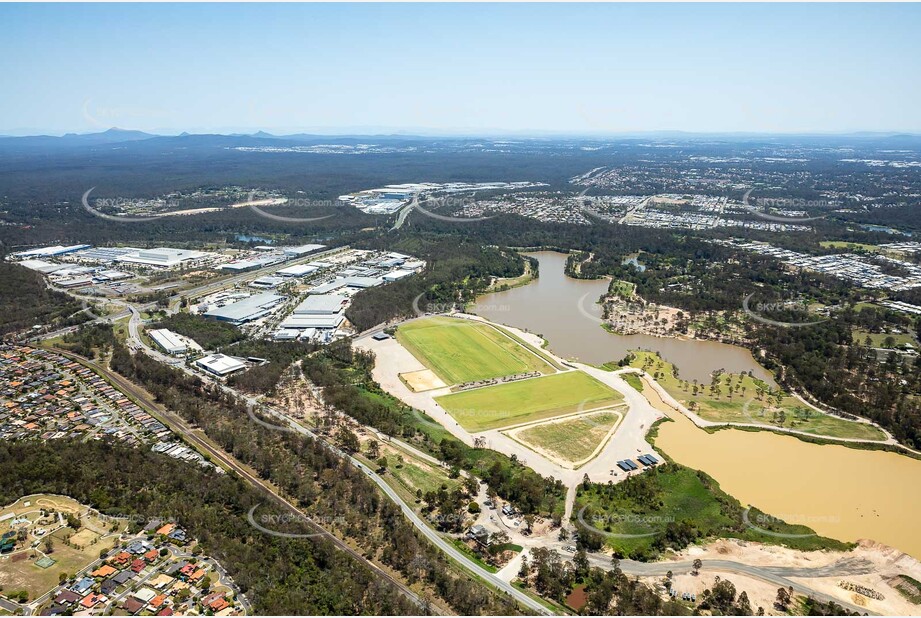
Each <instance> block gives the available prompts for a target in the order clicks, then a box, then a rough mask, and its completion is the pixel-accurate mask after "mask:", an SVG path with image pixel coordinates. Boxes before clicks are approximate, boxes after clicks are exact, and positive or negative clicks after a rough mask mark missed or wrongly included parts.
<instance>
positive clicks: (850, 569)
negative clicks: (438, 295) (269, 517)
mask: <svg viewBox="0 0 921 618" xmlns="http://www.w3.org/2000/svg"><path fill="white" fill-rule="evenodd" d="M132 313H133V315H132V320H131V321H130V322H129V330H130V331H131V332H130V337H131V339H133V340H134V341H136V342H137V343H138V344H139V345H140V347H143V348H147V346H146V345H145V344H144V343H143V341H142V340H141V339H140V337H139V336H138V333H137V321H139V317H140V316H139V314H138V313H137V312H135V311H133V312H132ZM131 322H133V323H134V325H133V326H134V328H130V326H131ZM66 355H68V356H71V357H72V358H74V359H75V360H78V361H79V362H83V363H84V364H86V361H85V360H83V359H82V358H80V357H78V356H76V355H71V354H66ZM157 356H159V355H158V354H155V357H157ZM93 368H94V369H96V370H99V371H101V372H102V373H104V374H105V375H106V376H107V377H109V378H111V379H112V380H113V381H115V382H117V383H118V385H119V387H120V388H123V389H126V391H127V392H130V393H132V394H133V395H134V396H135V397H136V398H138V399H141V400H143V401H145V403H146V402H147V400H146V396H144V395H143V394H140V395H139V393H138V388H137V387H136V386H135V385H134V384H133V383H131V382H130V381H128V380H127V379H125V378H123V377H122V376H120V375H117V374H113V373H111V372H109V371H108V370H106V369H104V368H101V367H99V366H98V365H95V364H94V366H93ZM222 388H224V389H225V390H228V391H231V392H233V393H234V394H235V395H237V396H242V395H240V393H237V392H236V391H234V390H233V389H230V388H229V387H227V386H226V385H222ZM244 399H245V400H247V401H249V399H248V398H245V397H244ZM151 406H153V407H154V409H157V410H158V411H159V415H160V416H165V417H167V418H168V420H169V422H167V421H166V420H164V419H161V420H164V422H165V423H167V424H169V425H170V426H171V428H173V430H174V431H175V432H176V433H177V434H180V435H182V436H183V437H185V438H186V439H187V440H188V441H189V442H190V443H192V444H193V445H195V446H197V447H199V448H198V450H200V451H203V452H207V453H208V454H209V455H211V456H212V457H213V458H214V459H216V460H219V461H221V462H222V463H224V464H225V465H227V466H228V467H230V468H232V469H234V470H235V471H237V472H238V473H239V474H240V475H241V476H243V477H244V478H246V479H247V480H248V481H250V482H251V483H253V484H254V485H256V486H258V487H260V488H261V489H263V490H265V491H266V492H267V493H269V494H270V496H271V497H272V498H273V500H275V501H276V502H278V503H279V504H281V505H283V506H285V507H286V508H288V509H290V510H292V511H294V512H296V513H298V514H300V515H302V513H301V512H300V510H299V509H298V508H297V507H296V506H294V505H293V504H292V503H290V502H288V501H287V500H286V499H285V498H283V497H281V496H280V495H278V494H277V493H275V490H274V489H273V488H272V487H270V486H269V485H268V484H267V483H266V482H265V481H263V480H262V479H260V478H258V477H256V476H254V475H252V474H250V473H249V472H248V471H247V470H246V469H245V468H243V467H242V465H240V464H239V462H237V461H236V459H235V458H232V457H230V456H228V455H227V454H226V453H224V452H223V451H222V450H220V449H218V448H215V447H214V446H212V445H211V444H210V443H209V442H208V441H205V440H203V439H202V438H201V437H200V436H198V435H196V434H194V433H193V432H192V430H191V428H189V427H188V425H187V424H186V423H185V421H184V419H182V418H180V417H178V415H175V414H173V413H171V412H169V411H168V410H165V409H163V408H162V407H156V406H154V404H153V403H152V402H150V405H149V406H147V407H151ZM266 410H267V411H268V412H269V413H270V414H271V415H272V416H273V417H276V418H278V419H279V420H281V421H283V422H284V423H285V424H286V425H288V426H289V427H290V428H291V429H293V430H294V431H296V432H298V433H301V434H303V435H306V436H309V437H312V438H313V439H315V440H318V441H319V442H320V443H321V444H324V445H325V446H326V447H327V448H329V449H331V450H332V451H333V452H335V453H337V454H338V455H340V456H341V457H345V458H347V459H348V460H349V461H350V462H351V463H352V465H354V466H356V467H357V468H359V469H360V470H361V471H362V472H364V473H365V475H366V476H367V477H368V478H369V479H371V480H372V481H373V482H374V483H375V484H376V485H377V486H378V487H380V489H381V491H383V492H384V494H386V495H387V497H388V498H390V499H391V500H393V502H395V503H396V504H397V505H399V506H400V510H401V511H402V512H403V514H404V516H406V518H407V519H409V520H410V522H412V524H413V525H414V526H415V527H416V528H417V529H418V530H419V531H420V532H421V533H422V534H424V535H425V537H426V538H428V539H429V540H430V541H431V542H432V543H433V544H434V545H435V546H436V547H438V548H439V549H440V550H441V551H442V552H444V553H445V554H447V555H448V556H450V557H451V558H453V559H454V560H455V561H457V562H458V563H459V564H462V565H463V566H464V567H466V568H467V569H468V570H469V571H471V572H473V573H474V574H476V575H477V576H479V577H480V578H481V579H483V580H484V581H486V582H487V583H489V584H490V585H492V586H493V587H494V588H496V589H498V590H501V591H502V592H505V593H506V594H508V595H510V596H512V597H513V598H514V599H515V600H516V601H518V602H519V603H521V604H522V605H524V606H525V607H528V608H529V609H531V610H533V611H536V612H538V613H541V614H551V612H550V611H549V610H548V609H547V608H546V607H545V606H544V605H543V604H542V603H540V602H539V601H537V600H536V599H534V598H532V597H531V596H529V595H527V594H525V593H524V592H523V591H521V590H520V589H518V588H516V587H514V586H512V585H511V584H509V583H508V582H505V581H503V580H502V579H500V578H498V577H497V576H496V575H495V574H493V573H490V572H489V571H487V570H486V569H484V568H482V567H481V566H479V565H478V564H477V563H475V562H473V561H472V560H470V559H469V558H468V557H467V556H466V555H464V554H463V553H461V552H460V551H459V550H458V549H457V548H456V547H454V546H453V545H452V544H451V543H449V542H448V541H446V540H445V539H444V538H442V537H441V535H439V534H438V533H437V532H436V531H435V530H433V529H432V528H431V527H429V525H428V524H427V523H426V522H425V521H424V520H423V519H422V518H420V517H419V516H418V515H417V514H416V513H415V511H414V510H413V509H412V507H410V506H409V505H408V504H407V503H406V502H404V501H403V499H402V498H401V497H400V496H399V495H398V494H397V493H396V492H395V491H394V490H393V489H392V488H391V487H390V486H389V485H388V484H387V483H386V481H384V479H383V478H381V476H380V475H378V474H377V473H376V472H375V471H373V470H371V469H369V468H368V467H367V466H365V465H364V464H362V463H361V462H360V461H358V460H357V459H355V458H354V457H352V456H351V455H349V454H348V453H345V452H344V451H342V450H340V449H339V448H337V447H335V446H333V445H332V444H329V443H328V442H327V441H326V440H325V439H324V438H323V437H322V436H318V435H316V434H314V433H313V432H312V431H310V430H309V429H307V428H306V427H304V426H302V425H300V424H299V423H297V422H296V421H294V420H293V419H291V418H289V417H287V416H286V415H284V414H282V413H280V412H278V411H276V410H273V409H271V408H266ZM314 525H315V526H316V527H317V528H318V529H319V530H321V531H323V532H325V533H326V535H327V536H328V537H329V538H330V540H331V541H332V542H334V543H336V544H337V545H338V546H339V547H340V548H342V549H344V550H345V551H347V552H349V553H350V554H352V555H354V556H355V557H356V558H358V559H360V560H361V561H362V562H365V563H366V564H368V565H369V566H370V567H371V568H373V569H374V570H375V571H376V572H377V573H378V574H379V575H381V576H383V577H384V578H385V579H387V580H388V581H391V582H392V583H394V585H396V586H398V587H399V588H400V589H401V590H402V591H403V592H404V593H405V594H407V595H408V596H410V598H413V599H414V600H417V602H418V601H419V600H418V597H417V596H416V595H415V593H413V592H412V591H410V590H409V589H408V588H406V587H405V586H404V585H403V584H402V583H400V582H398V581H396V580H395V579H394V578H392V577H391V576H389V575H388V574H386V573H384V572H383V571H381V570H380V569H379V568H377V567H376V566H375V565H373V563H370V562H368V561H367V560H365V559H364V557H363V556H361V555H360V554H358V553H357V552H355V551H354V550H352V548H351V547H349V546H348V545H345V544H344V543H343V542H342V541H340V540H339V539H338V538H337V537H335V536H334V535H332V534H331V533H329V532H328V531H326V530H325V529H323V528H322V526H320V525H319V524H314ZM589 560H590V562H591V563H592V564H593V565H594V566H599V567H601V568H607V569H610V568H612V566H611V562H610V559H609V558H608V557H607V556H606V555H604V556H602V555H590V556H589ZM620 567H621V569H622V570H623V571H624V573H627V574H629V575H636V576H658V575H663V576H664V575H665V574H666V573H667V572H668V571H676V570H678V571H680V570H685V569H686V570H688V571H690V570H692V568H693V563H692V562H691V561H682V562H658V563H643V562H635V561H631V560H624V561H621V562H620ZM702 568H703V569H706V570H712V571H719V572H726V573H736V574H740V575H746V576H750V577H755V578H757V579H760V580H762V581H765V582H769V583H772V584H776V585H777V586H779V587H780V586H783V587H791V586H792V587H793V589H794V590H795V591H796V592H798V593H800V594H804V595H808V596H811V597H813V598H816V599H818V600H823V601H834V602H835V603H838V604H839V605H842V606H844V607H847V608H849V609H851V610H853V611H858V612H860V613H867V610H866V608H862V607H859V606H856V605H853V604H850V603H848V602H846V601H841V600H839V599H837V598H836V597H833V596H830V595H827V594H825V593H822V592H819V591H817V590H814V589H812V588H809V587H807V586H803V585H801V584H798V583H796V582H793V581H791V580H789V579H787V578H789V577H833V576H840V575H847V574H856V573H865V572H867V571H866V570H865V569H866V568H867V567H866V566H865V565H864V564H863V563H862V561H840V562H838V563H835V564H832V565H829V566H826V567H821V568H818V569H803V568H790V567H770V566H756V565H748V564H744V563H740V562H735V561H730V560H704V561H703V566H702ZM861 569H864V570H861Z"/></svg>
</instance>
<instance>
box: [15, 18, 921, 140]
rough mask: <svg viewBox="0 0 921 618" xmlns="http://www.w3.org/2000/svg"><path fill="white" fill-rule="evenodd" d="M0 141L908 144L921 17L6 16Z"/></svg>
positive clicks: (920, 124) (913, 128)
mask: <svg viewBox="0 0 921 618" xmlns="http://www.w3.org/2000/svg"><path fill="white" fill-rule="evenodd" d="M0 18H2V20H3V22H4V23H6V24H7V36H6V37H4V39H3V40H0V52H2V53H3V54H4V56H5V57H7V58H9V59H11V60H12V61H11V62H8V63H5V64H4V65H3V67H2V68H0V77H2V80H3V82H4V83H5V84H13V85H15V87H14V88H12V89H11V95H12V96H9V95H8V96H6V97H4V98H3V99H2V100H0V134H5V135H12V134H17V135H21V134H38V133H45V134H62V133H68V132H76V133H88V132H98V131H102V130H106V129H108V128H109V127H113V126H117V127H120V128H124V129H136V130H142V131H146V132H152V133H179V132H182V131H188V132H193V133H202V132H204V133H232V132H254V131H258V130H263V131H267V132H270V133H276V134H278V133H296V132H313V133H317V134H348V133H351V134H361V133H408V134H420V135H433V134H436V135H489V134H496V135H498V134H507V135H513V134H519V135H525V134H531V135H553V134H556V135H599V136H600V135H612V134H636V133H654V132H687V133H704V134H732V133H750V134H799V135H801V134H842V133H855V132H874V133H916V134H917V133H921V108H919V107H918V105H917V101H918V100H919V99H921V83H919V82H918V80H917V79H915V76H917V75H919V74H921V38H919V37H918V36H917V34H916V33H917V32H918V31H919V30H921V7H919V6H918V5H904V4H897V5H892V4H885V5H879V4H876V5H872V6H868V5H862V4H848V5H827V4H826V5H821V4H820V5H813V4H809V5H804V4H779V5H765V4H744V5H727V4H716V5H697V4H680V5H666V4H642V5H640V4H637V5H600V4H588V5H586V4H577V5H572V4H567V5H556V4H538V5H525V4H503V5H495V4H478V5H431V4H409V5H402V4H401V5H386V4H361V5H354V4H344V5H343V4H340V5H288V4H284V5H276V4H272V5H259V6H249V5H240V4H228V5H219V4H207V5H121V4H101V5H79V6H74V5H11V4H5V5H0Z"/></svg>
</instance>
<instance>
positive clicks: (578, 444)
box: [514, 410, 623, 464]
mask: <svg viewBox="0 0 921 618" xmlns="http://www.w3.org/2000/svg"><path fill="white" fill-rule="evenodd" d="M621 418H623V417H622V416H621V414H620V412H616V411H614V410H603V411H601V412H596V413H594V414H586V415H585V416H580V417H578V418H573V419H570V420H563V421H550V422H547V423H543V424H540V425H534V426H533V427H527V428H525V429H522V430H521V431H518V432H517V433H516V434H515V435H514V438H515V439H517V440H519V441H520V442H523V443H524V444H525V445H528V446H533V447H537V448H538V449H542V450H544V451H547V452H549V453H550V454H552V455H555V456H557V457H559V458H560V459H563V460H565V461H568V462H570V463H573V464H575V463H579V462H582V461H583V460H585V459H586V458H588V457H590V456H591V454H592V453H594V452H595V449H596V448H598V445H599V444H601V442H602V441H603V440H604V439H605V438H606V437H607V435H608V433H609V432H610V431H611V429H613V428H614V427H615V426H617V424H618V423H620V420H621Z"/></svg>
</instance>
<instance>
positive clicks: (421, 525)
mask: <svg viewBox="0 0 921 618" xmlns="http://www.w3.org/2000/svg"><path fill="white" fill-rule="evenodd" d="M268 411H269V412H270V413H271V414H272V416H274V417H275V418H277V419H279V420H281V421H283V422H284V423H286V424H287V426H288V427H290V428H291V429H293V430H294V431H296V432H297V433H300V434H302V435H305V436H309V437H312V438H314V439H316V440H320V441H324V438H323V437H322V436H318V435H317V434H315V433H313V432H312V431H310V430H309V429H307V428H306V427H304V426H303V425H301V424H300V423H298V422H296V421H294V420H293V419H291V418H289V417H288V416H286V415H284V414H282V413H280V412H278V411H276V410H272V409H270V408H269V409H268ZM326 446H327V447H328V448H330V449H331V450H332V451H333V452H335V453H336V454H338V455H339V456H341V457H344V458H346V459H348V460H349V461H350V462H351V463H352V465H354V466H356V467H357V468H358V469H360V470H361V471H362V472H364V473H365V475H366V476H367V477H368V478H369V479H371V480H372V481H374V483H376V484H377V486H378V487H380V489H381V491H383V492H384V493H385V494H386V495H387V497H388V498H390V499H391V500H393V501H394V502H395V503H396V504H397V505H399V507H400V510H401V511H402V512H403V515H405V516H406V518H407V519H408V520H409V521H410V522H411V523H412V524H413V525H414V526H415V527H416V529H417V530H419V531H420V532H421V533H422V534H424V535H425V537H426V538H427V539H429V540H430V541H431V542H432V544H433V545H435V546H436V547H437V548H438V549H440V550H441V551H442V552H444V553H445V554H447V555H448V556H449V557H451V558H453V559H454V560H456V561H457V562H459V563H460V564H462V565H464V566H465V567H466V568H467V569H468V570H470V571H472V572H473V573H475V574H476V575H477V576H478V577H480V578H481V579H483V580H485V581H487V582H488V583H489V584H490V585H492V586H493V587H495V588H497V589H498V590H500V591H502V592H504V593H506V594H507V595H509V596H511V597H513V598H514V599H515V600H516V601H518V602H519V603H521V604H522V605H524V606H525V607H527V608H529V609H531V610H533V611H536V612H539V613H541V614H549V613H550V612H548V610H547V609H546V607H545V606H544V605H543V604H542V603H540V602H539V601H537V600H535V599H533V598H532V597H531V596H529V595H527V594H525V593H524V592H522V591H521V590H519V589H518V588H515V587H514V586H512V585H511V584H509V583H508V582H506V581H503V580H502V579H500V578H498V577H496V575H495V574H493V573H491V572H489V571H487V570H486V569H484V568H483V567H481V566H480V565H478V564H477V563H476V562H474V561H473V560H471V559H470V558H468V557H467V556H466V555H465V554H463V553H462V552H461V551H460V550H458V549H457V548H456V547H454V545H452V544H451V543H449V542H448V541H446V540H445V539H444V538H442V536H441V535H440V534H438V533H437V532H436V531H435V530H433V529H432V528H431V527H430V526H429V525H428V524H427V523H425V521H424V520H423V519H422V518H421V517H419V516H418V515H417V514H416V512H415V511H414V510H413V509H412V507H410V506H409V505H408V504H406V502H404V501H403V499H402V498H401V497H400V496H399V494H397V493H396V492H395V491H394V490H393V488H392V487H390V485H388V484H387V482H386V481H385V480H384V479H383V478H381V476H380V475H379V474H377V473H376V472H375V471H374V470H371V469H370V468H368V466H366V465H364V464H362V463H361V462H360V461H358V460H357V459H355V458H354V457H352V456H351V455H350V454H348V453H346V452H344V451H342V450H340V449H339V448H337V447H335V446H332V445H331V444H329V443H326Z"/></svg>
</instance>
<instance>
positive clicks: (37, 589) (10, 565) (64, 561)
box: [0, 495, 118, 600]
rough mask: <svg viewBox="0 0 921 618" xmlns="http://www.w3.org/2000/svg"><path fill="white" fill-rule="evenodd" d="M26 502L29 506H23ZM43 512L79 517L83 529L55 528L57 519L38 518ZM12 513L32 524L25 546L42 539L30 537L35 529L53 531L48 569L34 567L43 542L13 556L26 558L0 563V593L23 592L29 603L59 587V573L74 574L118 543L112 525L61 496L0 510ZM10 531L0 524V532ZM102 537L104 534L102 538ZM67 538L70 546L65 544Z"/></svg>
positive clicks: (22, 502) (39, 497) (37, 498)
mask: <svg viewBox="0 0 921 618" xmlns="http://www.w3.org/2000/svg"><path fill="white" fill-rule="evenodd" d="M26 503H28V504H29V506H25V505H26ZM42 509H53V510H56V511H59V512H65V513H68V512H69V513H72V514H75V515H78V516H80V518H81V523H82V524H83V527H82V528H81V529H80V530H79V531H75V530H73V529H72V528H70V527H66V526H64V527H58V526H59V524H58V523H57V518H56V517H50V518H49V517H45V518H43V517H42V516H41V510H42ZM8 513H15V514H16V515H17V516H22V517H25V518H27V519H29V521H31V522H33V524H32V525H30V526H29V527H28V530H29V536H28V537H27V541H26V545H27V546H28V545H31V543H32V541H34V540H37V539H38V540H42V539H44V538H45V537H36V536H34V535H33V533H34V531H35V530H36V529H37V528H44V529H46V530H52V532H50V533H49V534H48V536H49V537H50V538H51V540H52V543H53V548H52V551H51V553H50V554H48V556H49V557H50V558H52V559H53V560H55V564H53V565H52V566H51V567H49V568H47V569H42V568H40V567H38V566H36V565H35V562H36V561H37V560H38V559H40V558H41V557H42V556H43V551H44V543H40V544H39V547H38V548H37V549H30V548H26V549H22V548H21V549H19V550H17V551H16V552H14V554H15V555H18V556H22V555H25V556H26V557H25V559H22V560H15V561H14V560H13V559H12V557H10V558H7V559H5V560H3V561H2V562H0V591H2V592H4V593H14V592H18V591H21V590H25V591H26V592H28V594H29V599H30V600H35V599H36V598H38V597H39V596H41V595H42V594H44V593H46V592H48V591H49V590H50V589H52V588H53V587H55V586H57V585H58V577H59V576H60V574H61V573H68V574H71V575H73V574H74V573H76V572H77V571H79V570H80V569H82V568H83V567H85V566H86V565H88V564H90V563H91V562H93V561H94V560H96V559H97V558H99V552H100V550H102V549H110V548H112V547H113V546H114V545H115V542H116V541H117V540H118V535H117V533H114V534H113V532H112V530H111V529H110V526H111V523H110V522H107V521H105V520H103V519H100V518H99V517H96V516H89V515H87V507H86V506H84V505H81V504H80V503H78V502H77V501H76V500H72V499H70V498H67V497H64V496H54V495H37V496H29V497H28V499H20V500H17V501H16V502H15V503H13V504H12V505H8V506H6V507H3V508H0V514H4V515H6V514H8ZM7 530H9V524H8V522H4V523H2V524H0V533H3V532H6V531H7ZM101 535H106V536H105V537H104V538H103V537H102V536H101ZM67 539H69V540H70V543H71V545H72V546H69V545H67V544H65V540H67Z"/></svg>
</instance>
